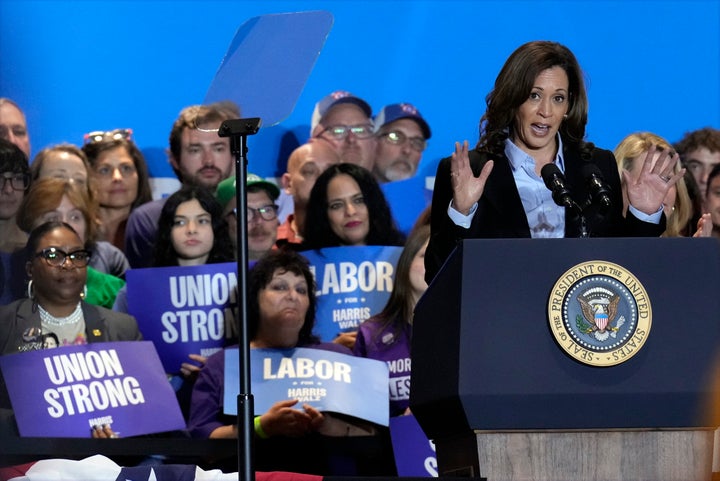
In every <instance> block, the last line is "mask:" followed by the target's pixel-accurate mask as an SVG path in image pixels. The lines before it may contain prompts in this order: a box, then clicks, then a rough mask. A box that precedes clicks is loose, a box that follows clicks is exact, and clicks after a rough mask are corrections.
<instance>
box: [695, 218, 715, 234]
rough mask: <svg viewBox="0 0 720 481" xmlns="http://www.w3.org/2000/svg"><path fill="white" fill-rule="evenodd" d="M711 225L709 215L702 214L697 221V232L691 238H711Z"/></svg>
mask: <svg viewBox="0 0 720 481" xmlns="http://www.w3.org/2000/svg"><path fill="white" fill-rule="evenodd" d="M712 231H713V223H712V219H711V218H710V214H703V215H702V216H701V217H700V219H698V223H697V230H696V231H695V234H693V237H712Z"/></svg>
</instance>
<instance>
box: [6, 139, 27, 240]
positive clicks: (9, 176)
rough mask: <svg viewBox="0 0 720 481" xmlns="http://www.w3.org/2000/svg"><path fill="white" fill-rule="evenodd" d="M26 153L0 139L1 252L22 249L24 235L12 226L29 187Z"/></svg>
mask: <svg viewBox="0 0 720 481" xmlns="http://www.w3.org/2000/svg"><path fill="white" fill-rule="evenodd" d="M29 174H30V169H29V167H28V159H27V157H26V156H25V153H24V152H23V151H22V150H20V148H19V147H18V146H16V145H15V144H13V143H12V142H10V141H9V140H5V139H0V252H3V253H13V252H15V251H18V250H20V249H22V248H23V247H25V243H26V242H27V233H25V232H23V231H22V230H21V229H20V228H19V227H18V226H17V223H16V222H15V218H16V216H17V212H18V209H20V204H21V203H22V200H23V197H24V196H25V191H26V190H27V188H28V186H29V185H30V175H29Z"/></svg>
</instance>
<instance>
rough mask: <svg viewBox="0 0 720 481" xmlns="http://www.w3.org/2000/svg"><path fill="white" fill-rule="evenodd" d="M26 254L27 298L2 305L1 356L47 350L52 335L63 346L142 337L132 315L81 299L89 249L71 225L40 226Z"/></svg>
mask: <svg viewBox="0 0 720 481" xmlns="http://www.w3.org/2000/svg"><path fill="white" fill-rule="evenodd" d="M25 252H26V257H27V263H26V269H27V273H28V277H29V278H30V282H29V284H28V297H27V298H25V299H20V300H17V301H15V302H12V303H11V304H8V305H6V306H2V307H0V354H12V353H16V352H23V351H29V350H36V349H43V345H44V344H47V342H46V338H47V337H48V336H50V335H51V334H54V337H55V338H56V339H53V340H56V341H57V343H58V344H59V345H60V346H68V345H75V344H87V343H91V342H109V341H136V340H141V339H142V335H141V334H140V331H139V330H138V326H137V322H136V321H135V318H133V317H132V316H128V315H127V314H122V313H117V312H113V311H110V310H109V309H105V308H103V307H99V306H95V305H92V304H89V303H87V302H85V301H84V300H83V292H84V289H85V284H86V281H87V269H88V263H89V261H90V253H89V252H88V251H87V250H86V249H85V245H84V243H83V241H82V239H81V238H80V236H79V235H78V234H77V233H76V232H75V230H74V229H73V228H72V227H71V226H70V225H68V224H66V223H64V222H57V221H55V222H46V223H43V224H40V225H39V226H38V227H37V228H35V229H34V230H33V231H32V232H31V233H30V236H29V238H28V242H27V246H26V251H25Z"/></svg>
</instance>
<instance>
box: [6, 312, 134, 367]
mask: <svg viewBox="0 0 720 481" xmlns="http://www.w3.org/2000/svg"><path fill="white" fill-rule="evenodd" d="M81 305H82V310H83V317H84V318H85V334H86V336H87V342H88V343H90V342H111V341H140V340H142V334H140V330H139V329H138V325H137V321H136V320H135V318H134V317H132V316H130V315H128V314H124V313H122V312H115V311H111V310H109V309H106V308H104V307H100V306H94V305H92V304H88V303H87V302H85V301H81ZM31 327H35V328H37V329H40V313H39V312H38V309H37V306H36V305H35V303H34V302H33V301H32V300H31V299H20V300H17V301H15V302H12V303H10V304H8V305H6V306H2V307H0V355H5V354H13V353H16V352H21V351H23V350H26V349H23V348H22V346H23V345H26V344H27V342H26V341H24V340H23V333H26V332H27V331H28V329H29V328H31ZM28 347H29V346H28Z"/></svg>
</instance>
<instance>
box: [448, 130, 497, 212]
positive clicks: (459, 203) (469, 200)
mask: <svg viewBox="0 0 720 481" xmlns="http://www.w3.org/2000/svg"><path fill="white" fill-rule="evenodd" d="M493 165H494V162H493V161H492V160H488V161H487V162H486V163H485V165H483V168H482V170H481V171H480V175H479V176H478V177H475V175H474V174H473V171H472V169H471V168H470V156H469V155H468V142H467V140H466V141H464V142H463V143H462V144H461V143H460V142H455V152H453V154H452V157H451V158H450V183H451V185H452V190H453V200H452V206H453V208H454V209H455V210H457V211H458V212H460V213H461V214H463V215H467V214H468V213H469V212H470V209H472V207H473V205H475V203H476V202H477V201H479V200H480V197H481V196H482V194H483V191H484V190H485V183H486V182H487V179H488V177H489V176H490V172H491V171H492V169H493Z"/></svg>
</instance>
